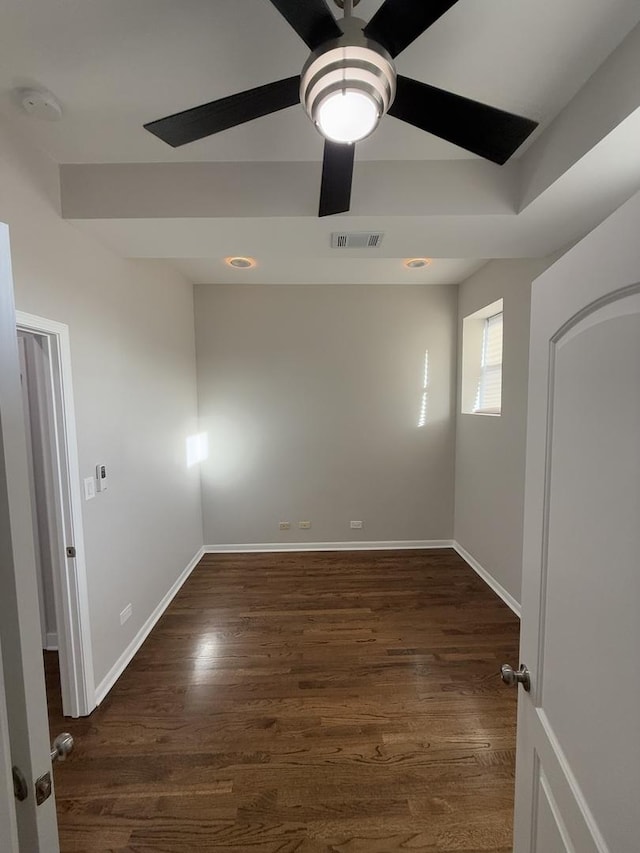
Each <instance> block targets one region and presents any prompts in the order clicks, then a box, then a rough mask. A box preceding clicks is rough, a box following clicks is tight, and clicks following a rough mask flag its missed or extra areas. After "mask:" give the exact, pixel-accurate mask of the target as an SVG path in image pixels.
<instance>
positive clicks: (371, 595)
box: [46, 550, 518, 853]
mask: <svg viewBox="0 0 640 853" xmlns="http://www.w3.org/2000/svg"><path fill="white" fill-rule="evenodd" d="M56 658H57V656H56V655H47V666H46V669H47V676H48V678H47V680H48V684H49V693H50V718H51V731H52V734H57V733H58V732H60V731H62V730H65V729H66V730H69V731H71V732H72V733H73V734H74V736H75V737H76V748H75V751H74V752H73V754H72V756H71V757H70V758H69V760H68V761H67V762H66V763H64V764H60V765H58V766H56V768H55V786H56V795H57V803H58V817H59V824H60V840H61V848H62V851H63V853H72V852H73V853H76V852H77V851H91V853H104V851H113V853H125V851H127V853H187V851H189V852H190V851H212V853H220V851H251V853H276V851H277V853H294V851H295V853H320V851H339V853H392V851H410V853H418V851H424V853H426V852H427V851H438V853H442V852H443V851H457V852H458V853H461V852H462V851H464V853H479V851H484V853H488V852H490V853H498V851H500V853H508V851H511V831H512V808H513V778H514V747H515V711H516V692H515V691H510V690H508V689H507V688H505V687H504V686H503V685H502V684H501V681H500V679H499V677H498V674H497V673H498V670H499V667H500V664H501V663H502V662H504V661H509V662H512V661H517V659H518V621H517V619H516V618H515V617H514V616H513V614H512V613H511V611H510V610H509V609H508V608H507V607H506V606H505V605H504V604H503V603H502V602H501V601H500V600H499V599H498V598H497V597H496V596H495V595H494V594H493V593H492V592H491V590H490V589H489V588H488V587H487V586H485V584H484V583H483V582H482V581H481V580H480V579H479V578H478V577H477V576H476V575H475V574H474V572H473V571H472V570H471V569H470V568H468V566H467V565H466V564H465V563H464V562H463V561H462V560H461V559H460V558H459V557H458V556H457V554H455V553H454V552H453V551H450V550H437V551H379V552H350V553H346V552H337V553H304V554H300V553H298V554H293V553H290V554H253V555H237V554H234V555H211V556H207V557H205V558H204V559H203V560H202V562H201V563H200V565H199V566H198V568H197V569H196V570H195V571H194V572H193V574H192V575H191V577H190V578H189V580H188V581H187V582H186V584H185V585H184V587H183V588H182V590H181V591H180V593H179V594H178V596H177V597H176V598H175V600H174V601H173V603H172V604H171V606H170V607H169V609H168V610H167V612H166V613H165V615H164V616H163V617H162V619H161V620H160V622H159V623H158V625H157V626H156V628H155V629H154V630H153V632H152V634H151V636H150V637H149V638H148V639H147V641H146V642H145V643H144V645H143V646H142V648H141V649H140V651H139V652H138V654H137V655H136V657H135V659H134V660H133V662H132V663H131V665H130V666H129V667H128V669H127V671H126V672H125V673H124V674H123V675H122V677H121V678H120V680H119V681H118V683H117V684H116V685H115V687H114V688H113V690H112V691H111V693H110V694H109V696H108V697H107V699H105V701H104V702H103V703H102V705H101V706H100V708H98V709H97V710H96V711H95V712H94V713H93V714H92V715H91V717H88V718H84V719H81V720H75V721H74V720H70V719H65V718H63V717H61V705H60V698H59V688H56V685H55V681H56V665H57V662H56Z"/></svg>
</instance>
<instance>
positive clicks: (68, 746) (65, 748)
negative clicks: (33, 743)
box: [51, 732, 73, 761]
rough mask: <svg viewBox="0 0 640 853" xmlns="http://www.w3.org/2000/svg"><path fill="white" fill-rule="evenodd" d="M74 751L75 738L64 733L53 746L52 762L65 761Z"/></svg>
mask: <svg viewBox="0 0 640 853" xmlns="http://www.w3.org/2000/svg"><path fill="white" fill-rule="evenodd" d="M72 749H73V737H72V736H71V735H70V734H69V732H63V733H62V734H61V735H58V737H57V738H56V739H55V740H54V742H53V743H52V744H51V760H52V761H64V760H65V758H66V757H67V755H69V753H70V752H71V750H72Z"/></svg>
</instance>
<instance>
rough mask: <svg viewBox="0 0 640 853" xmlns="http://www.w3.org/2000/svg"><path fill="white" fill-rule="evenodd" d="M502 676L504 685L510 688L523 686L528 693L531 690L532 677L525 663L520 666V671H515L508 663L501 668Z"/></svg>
mask: <svg viewBox="0 0 640 853" xmlns="http://www.w3.org/2000/svg"><path fill="white" fill-rule="evenodd" d="M500 675H501V677H502V680H503V681H504V683H505V684H507V685H508V686H509V687H516V686H517V685H518V684H522V686H523V687H524V689H525V690H526V691H527V693H528V692H529V691H530V690H531V676H530V675H529V670H528V669H527V667H526V666H525V665H524V664H523V663H522V664H520V669H514V668H513V667H512V666H509V664H508V663H505V664H503V665H502V667H501V668H500Z"/></svg>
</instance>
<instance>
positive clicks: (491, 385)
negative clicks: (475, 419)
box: [473, 312, 502, 415]
mask: <svg viewBox="0 0 640 853" xmlns="http://www.w3.org/2000/svg"><path fill="white" fill-rule="evenodd" d="M501 404H502V312H500V313H499V314H494V315H493V316H491V317H487V318H486V320H485V321H484V327H483V330H482V359H481V361H480V377H479V379H478V392H477V394H476V400H475V403H474V406H473V411H474V412H475V413H476V414H485V415H499V414H500V408H501Z"/></svg>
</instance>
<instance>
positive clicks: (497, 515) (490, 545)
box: [454, 259, 550, 602]
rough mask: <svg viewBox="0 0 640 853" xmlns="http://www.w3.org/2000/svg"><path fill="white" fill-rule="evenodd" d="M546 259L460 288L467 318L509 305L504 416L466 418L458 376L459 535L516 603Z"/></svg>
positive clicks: (486, 271) (461, 314)
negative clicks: (539, 293) (537, 315)
mask: <svg viewBox="0 0 640 853" xmlns="http://www.w3.org/2000/svg"><path fill="white" fill-rule="evenodd" d="M549 263H550V260H549V259H534V260H528V259H525V260H496V261H491V262H490V263H488V264H486V266H484V267H483V268H482V269H481V270H479V271H478V272H477V273H475V274H474V275H472V276H471V277H470V278H468V279H467V280H466V281H465V282H463V283H462V284H461V285H460V287H459V296H458V330H459V346H458V353H459V356H458V358H459V364H461V363H462V357H461V348H462V321H463V319H464V318H465V317H467V316H468V315H469V314H473V313H474V312H475V311H478V310H480V309H481V308H483V307H484V306H485V305H488V304H489V303H491V302H495V300H496V299H503V300H504V332H503V335H504V337H503V368H502V414H501V416H500V417H486V416H484V415H473V414H462V413H461V411H460V409H461V376H460V371H459V375H458V399H457V407H458V414H457V426H456V466H455V521H454V538H455V540H456V541H457V542H458V543H459V544H460V545H462V547H463V548H464V549H465V550H466V551H468V552H469V553H470V554H471V556H472V557H473V558H474V559H475V560H477V561H478V562H479V563H480V565H481V566H482V567H483V568H484V569H486V571H487V572H489V574H490V575H492V577H493V578H494V579H495V580H496V581H497V582H498V583H499V584H500V585H501V586H502V587H503V588H504V589H505V590H506V591H507V592H508V593H509V594H510V595H511V596H512V597H513V598H514V599H515V600H516V601H517V602H519V601H520V592H521V580H522V524H523V511H524V468H525V442H526V426H527V384H528V360H529V314H530V307H531V283H532V281H533V279H534V278H536V277H537V276H538V275H540V273H541V272H543V271H544V270H545V269H546V268H547V267H548V266H549Z"/></svg>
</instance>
